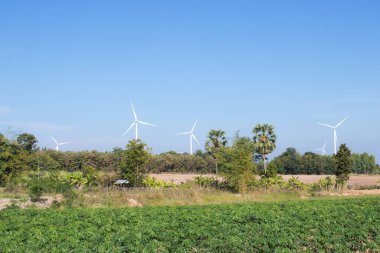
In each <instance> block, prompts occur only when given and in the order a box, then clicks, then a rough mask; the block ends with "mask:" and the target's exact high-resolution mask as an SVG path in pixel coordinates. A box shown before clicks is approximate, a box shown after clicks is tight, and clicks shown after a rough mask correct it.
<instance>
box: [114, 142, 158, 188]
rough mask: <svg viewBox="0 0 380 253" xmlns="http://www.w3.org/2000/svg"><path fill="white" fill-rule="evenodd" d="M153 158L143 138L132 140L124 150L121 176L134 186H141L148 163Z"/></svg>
mask: <svg viewBox="0 0 380 253" xmlns="http://www.w3.org/2000/svg"><path fill="white" fill-rule="evenodd" d="M150 158H151V154H150V152H149V151H148V149H147V145H146V144H145V143H143V142H142V141H141V140H139V139H138V140H131V141H130V142H129V143H128V144H127V147H126V150H125V151H124V152H123V157H122V159H121V164H120V176H121V177H123V178H124V179H127V180H128V181H129V182H130V184H131V185H132V186H141V184H142V180H143V176H144V172H145V168H146V165H147V163H148V161H149V159H150Z"/></svg>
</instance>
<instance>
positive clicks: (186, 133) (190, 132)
mask: <svg viewBox="0 0 380 253" xmlns="http://www.w3.org/2000/svg"><path fill="white" fill-rule="evenodd" d="M183 134H191V132H184V133H179V134H177V135H183Z"/></svg>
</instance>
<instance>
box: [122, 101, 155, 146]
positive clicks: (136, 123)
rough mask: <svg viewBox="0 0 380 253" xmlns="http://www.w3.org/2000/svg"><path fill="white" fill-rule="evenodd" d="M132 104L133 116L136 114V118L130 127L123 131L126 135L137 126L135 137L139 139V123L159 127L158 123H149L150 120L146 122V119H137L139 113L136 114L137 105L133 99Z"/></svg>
mask: <svg viewBox="0 0 380 253" xmlns="http://www.w3.org/2000/svg"><path fill="white" fill-rule="evenodd" d="M131 106H132V111H133V116H134V118H135V120H134V121H133V123H132V124H131V125H130V126H129V127H128V129H127V130H126V131H125V132H124V133H123V136H125V135H126V134H127V133H128V132H129V131H130V130H131V129H132V128H133V127H135V139H136V140H137V139H138V125H139V124H141V125H146V126H153V127H157V125H154V124H151V123H148V122H144V121H140V120H138V119H137V114H136V111H135V107H134V106H133V103H132V101H131Z"/></svg>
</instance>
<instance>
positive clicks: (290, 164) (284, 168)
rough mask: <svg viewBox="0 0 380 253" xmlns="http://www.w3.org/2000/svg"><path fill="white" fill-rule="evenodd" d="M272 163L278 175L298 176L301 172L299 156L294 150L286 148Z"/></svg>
mask: <svg viewBox="0 0 380 253" xmlns="http://www.w3.org/2000/svg"><path fill="white" fill-rule="evenodd" d="M273 162H274V163H275V164H276V165H277V168H278V172H279V173H280V174H292V175H295V174H298V173H299V172H300V171H301V167H302V164H301V154H300V153H298V152H297V150H296V149H295V148H287V149H286V151H285V152H284V153H282V154H281V155H279V156H277V157H275V158H274V159H273Z"/></svg>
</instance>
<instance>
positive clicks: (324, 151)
mask: <svg viewBox="0 0 380 253" xmlns="http://www.w3.org/2000/svg"><path fill="white" fill-rule="evenodd" d="M325 148H326V142H325V144H323V147H322V148H316V149H315V150H318V151H321V153H322V155H327V152H326V150H325Z"/></svg>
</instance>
